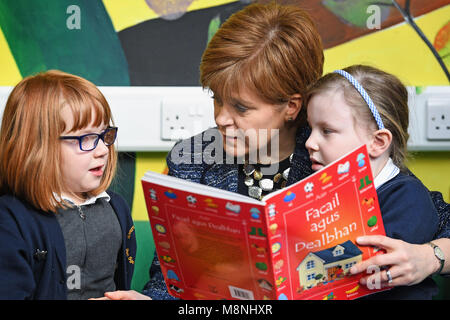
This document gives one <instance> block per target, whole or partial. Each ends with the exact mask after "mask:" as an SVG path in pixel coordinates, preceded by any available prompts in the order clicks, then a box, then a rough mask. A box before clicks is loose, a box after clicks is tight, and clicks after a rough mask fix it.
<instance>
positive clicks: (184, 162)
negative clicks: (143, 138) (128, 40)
mask: <svg viewBox="0 0 450 320" xmlns="http://www.w3.org/2000/svg"><path fill="white" fill-rule="evenodd" d="M310 133H311V129H310V128H309V127H307V126H301V127H300V128H299V129H298V130H297V133H296V137H295V149H294V154H293V157H292V162H291V169H290V171H289V177H288V181H287V185H291V184H293V183H295V182H297V181H300V180H301V179H304V178H306V177H307V176H309V175H310V174H312V173H313V171H312V169H311V162H310V159H309V154H308V151H307V149H306V147H305V142H306V140H307V139H308V137H309V135H310ZM214 137H217V138H218V137H220V135H219V134H217V128H211V129H208V130H206V131H204V132H202V133H200V134H198V135H196V136H194V137H191V138H189V139H186V140H182V141H180V142H178V143H177V144H176V145H175V146H174V147H173V149H172V150H171V151H170V152H169V154H168V156H167V166H168V169H169V175H171V176H175V177H177V178H180V179H184V180H189V181H193V182H197V183H201V184H204V185H208V186H212V187H216V188H219V189H223V190H228V191H232V192H237V190H238V165H237V164H236V163H234V164H229V163H226V161H225V160H226V156H225V154H224V155H223V159H222V160H223V161H222V163H217V161H214V159H213V157H215V156H216V155H217V154H216V153H214V152H212V149H213V148H212V147H213V146H214V147H215V148H216V149H220V148H223V144H222V141H221V140H220V141H217V143H216V144H215V145H214V144H213V142H214ZM408 175H411V176H413V177H414V175H413V174H412V173H411V172H408ZM414 178H415V177H414ZM415 179H417V178H415ZM430 196H431V198H432V200H433V203H434V205H435V207H436V209H437V212H438V217H439V227H438V232H437V234H436V235H435V236H434V237H433V239H438V238H450V204H448V203H446V202H445V201H444V200H443V198H442V195H441V194H440V193H439V192H434V191H433V192H430ZM149 273H150V281H149V282H148V283H147V284H146V285H145V287H144V290H143V293H144V294H146V295H148V296H150V297H151V298H153V299H173V297H172V296H170V295H169V294H168V293H167V290H166V287H165V284H164V281H163V276H162V273H161V269H160V266H159V261H158V257H157V255H156V252H155V257H154V260H153V263H152V265H151V267H150V270H149Z"/></svg>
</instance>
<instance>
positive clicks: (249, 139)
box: [214, 89, 287, 157]
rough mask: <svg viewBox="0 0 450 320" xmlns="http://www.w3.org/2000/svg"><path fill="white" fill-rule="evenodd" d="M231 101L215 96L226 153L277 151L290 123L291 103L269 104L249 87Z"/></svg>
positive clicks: (236, 154)
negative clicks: (282, 133)
mask: <svg viewBox="0 0 450 320" xmlns="http://www.w3.org/2000/svg"><path fill="white" fill-rule="evenodd" d="M229 100H230V101H224V100H222V98H221V97H219V96H217V95H215V96H214V118H215V121H216V124H217V126H218V129H219V131H220V133H221V134H222V136H223V143H224V150H225V152H226V153H227V154H229V155H232V156H235V157H242V156H245V155H248V154H249V153H254V152H258V157H260V156H261V154H262V155H266V154H268V153H267V152H269V153H270V150H272V152H274V151H273V150H274V148H278V147H279V142H280V141H279V137H280V132H282V131H283V129H284V126H285V123H286V121H285V118H286V115H285V112H286V105H287V103H286V105H273V104H269V103H267V102H265V101H263V100H262V99H261V98H260V97H259V96H257V95H256V94H254V93H253V92H251V91H250V90H246V89H244V90H241V91H240V92H239V94H236V95H232V97H231V98H230V99H229ZM262 152H266V153H265V154H264V153H262Z"/></svg>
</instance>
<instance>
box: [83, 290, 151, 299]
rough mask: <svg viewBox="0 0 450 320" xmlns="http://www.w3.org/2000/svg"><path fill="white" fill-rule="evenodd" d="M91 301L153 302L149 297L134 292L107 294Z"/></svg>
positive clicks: (119, 291)
mask: <svg viewBox="0 0 450 320" xmlns="http://www.w3.org/2000/svg"><path fill="white" fill-rule="evenodd" d="M89 300H152V299H151V298H150V297H149V296H146V295H143V294H140V293H139V292H136V291H134V290H128V291H122V290H118V291H112V292H105V296H104V297H101V298H92V299H89Z"/></svg>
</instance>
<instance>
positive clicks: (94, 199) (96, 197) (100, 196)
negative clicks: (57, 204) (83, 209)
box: [55, 191, 111, 206]
mask: <svg viewBox="0 0 450 320" xmlns="http://www.w3.org/2000/svg"><path fill="white" fill-rule="evenodd" d="M55 196H56V199H58V200H61V199H62V200H66V201H69V202H70V203H72V204H75V202H74V201H73V199H71V198H70V197H66V196H61V197H59V196H57V195H55ZM100 198H105V200H106V201H108V202H109V200H110V199H111V197H110V196H109V194H107V193H106V191H103V192H102V193H100V194H98V195H96V196H93V197H90V198H89V199H87V200H86V201H85V202H83V203H81V204H78V205H77V206H86V205H88V204H93V203H95V202H96V201H97V199H100Z"/></svg>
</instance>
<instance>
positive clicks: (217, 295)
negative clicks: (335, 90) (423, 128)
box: [142, 146, 385, 300]
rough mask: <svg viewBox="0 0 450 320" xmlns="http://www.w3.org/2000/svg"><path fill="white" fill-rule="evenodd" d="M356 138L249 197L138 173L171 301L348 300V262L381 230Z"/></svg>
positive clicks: (355, 289)
mask: <svg viewBox="0 0 450 320" xmlns="http://www.w3.org/2000/svg"><path fill="white" fill-rule="evenodd" d="M373 181H374V179H373V176H372V171H371V168H370V162H369V156H368V154H367V150H366V147H365V146H362V147H360V148H357V149H356V150H354V151H353V152H351V153H349V154H347V155H346V156H344V157H342V158H340V159H339V160H337V161H335V162H334V163H332V164H330V165H328V166H327V167H325V168H324V169H322V170H320V171H318V172H316V173H314V174H313V175H311V176H309V177H308V178H306V179H304V180H302V181H299V182H297V183H295V184H293V185H291V186H289V187H287V188H284V189H282V190H279V191H277V192H273V193H271V194H269V195H267V196H266V197H264V198H263V199H262V201H258V200H255V199H252V198H250V197H246V196H243V195H240V194H237V193H233V192H228V191H223V190H220V189H217V188H212V187H208V186H204V185H200V184H197V183H193V182H189V181H185V180H181V179H177V178H174V177H170V176H166V175H161V174H158V173H154V172H150V171H149V172H147V173H146V174H145V176H144V177H143V178H142V186H143V190H144V194H145V201H146V204H147V210H148V215H149V219H150V224H151V228H152V232H153V238H154V241H155V246H156V251H157V254H158V257H159V260H160V263H161V269H162V272H163V275H164V278H165V281H166V284H167V288H168V292H169V293H170V294H171V295H173V296H175V297H178V298H181V299H213V300H215V299H242V300H248V299H256V300H262V299H278V300H292V299H294V300H300V299H319V300H329V299H342V300H346V299H355V298H357V297H361V296H364V295H367V294H372V293H375V292H377V291H380V290H383V289H378V288H377V287H379V286H378V284H379V283H374V284H373V287H374V288H373V289H368V288H367V287H366V286H361V285H359V279H360V277H361V276H362V274H360V275H350V273H349V269H350V267H351V266H352V265H354V264H355V263H357V262H358V261H361V260H365V259H367V258H369V257H371V256H373V255H375V254H379V253H381V252H377V250H376V249H375V248H373V247H359V246H357V245H356V238H357V237H358V236H361V235H385V231H384V226H383V221H382V219H381V213H380V208H379V205H378V198H377V193H376V190H375V187H374V184H373Z"/></svg>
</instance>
